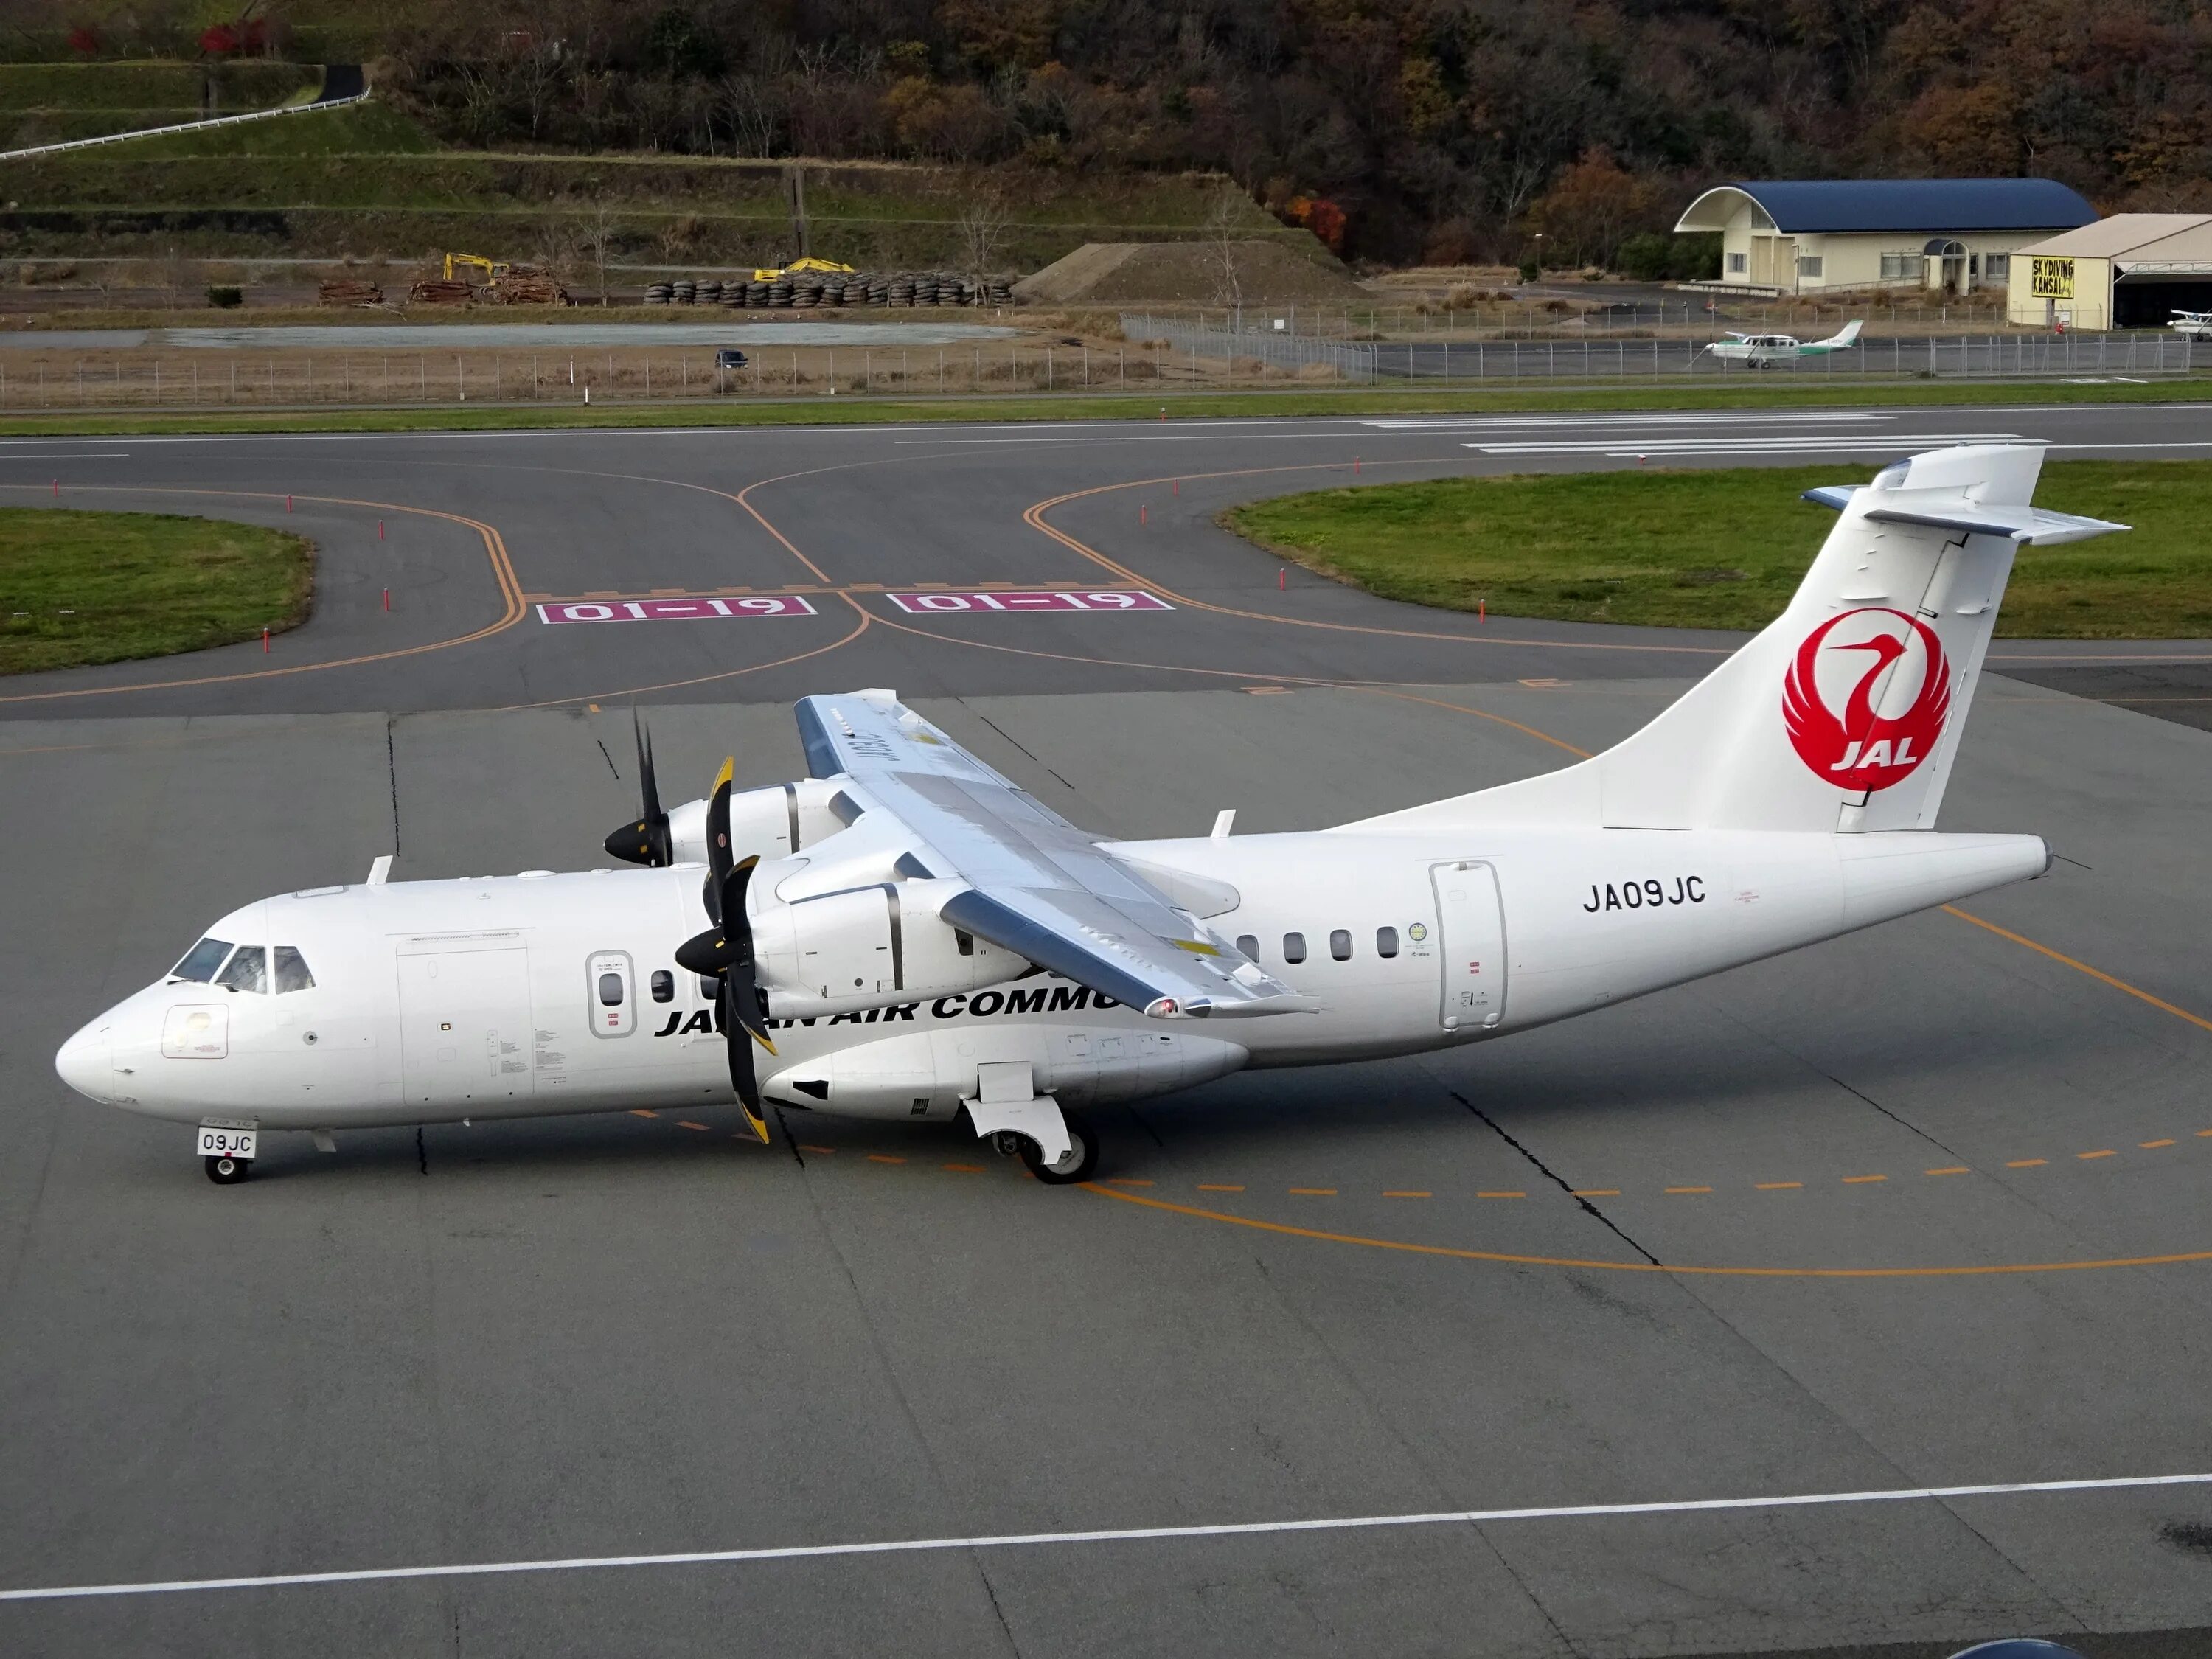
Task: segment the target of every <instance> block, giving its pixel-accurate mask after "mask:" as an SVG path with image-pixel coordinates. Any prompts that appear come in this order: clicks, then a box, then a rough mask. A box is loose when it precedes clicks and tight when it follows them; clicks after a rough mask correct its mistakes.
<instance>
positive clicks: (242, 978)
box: [215, 945, 269, 991]
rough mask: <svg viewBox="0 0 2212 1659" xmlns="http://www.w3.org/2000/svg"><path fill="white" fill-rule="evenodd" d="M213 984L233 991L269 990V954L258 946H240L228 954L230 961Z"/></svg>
mask: <svg viewBox="0 0 2212 1659" xmlns="http://www.w3.org/2000/svg"><path fill="white" fill-rule="evenodd" d="M215 982H216V984H218V985H222V986H228V987H229V988H230V989H232V990H234V991H266V990H267V989H268V988H269V952H268V951H264V950H263V949H262V948H261V946H259V945H240V946H239V947H238V949H237V950H235V951H232V952H231V953H230V960H229V961H228V963H225V964H224V966H223V970H222V972H221V973H220V974H217V975H216V980H215Z"/></svg>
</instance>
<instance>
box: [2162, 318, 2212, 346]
mask: <svg viewBox="0 0 2212 1659" xmlns="http://www.w3.org/2000/svg"><path fill="white" fill-rule="evenodd" d="M2166 326H2167V327H2168V328H2170V329H2172V330H2173V331H2174V332H2175V333H2177V334H2179V335H2181V336H2182V337H2185V338H2186V339H2191V340H2212V311H2177V312H2175V313H2173V320H2172V321H2171V322H2169V323H2168V324H2167V325H2166Z"/></svg>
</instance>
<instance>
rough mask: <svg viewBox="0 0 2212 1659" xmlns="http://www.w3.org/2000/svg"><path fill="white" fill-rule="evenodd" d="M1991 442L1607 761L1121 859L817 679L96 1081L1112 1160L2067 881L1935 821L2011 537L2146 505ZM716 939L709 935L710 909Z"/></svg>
mask: <svg viewBox="0 0 2212 1659" xmlns="http://www.w3.org/2000/svg"><path fill="white" fill-rule="evenodd" d="M2041 465H2042V452H2041V450H2040V449H2038V448H2033V447H2024V446H2008V445H1977V446H1962V447H1958V448H1954V449H1947V450H1939V451H1936V452H1934V453H1929V454H1924V455H1920V456H1917V457H1915V458H1913V459H1911V460H1909V461H1901V462H1899V463H1898V464H1897V465H1893V466H1892V467H1889V468H1888V469H1887V470H1886V471H1883V472H1882V473H1881V475H1880V476H1879V477H1876V478H1875V480H1874V482H1873V483H1871V484H1869V485H1867V486H1865V487H1863V488H1858V489H1852V488H1848V487H1839V488H1836V489H1816V490H1813V491H1811V492H1809V494H1810V495H1811V497H1812V498H1813V499H1815V500H1818V501H1820V502H1822V503H1823V504H1825V505H1826V506H1828V507H1834V508H1836V509H1838V511H1839V512H1840V513H1841V514H1842V517H1841V519H1840V520H1839V521H1838V524H1837V525H1836V527H1835V529H1834V530H1833V531H1832V532H1831V533H1830V535H1829V537H1828V538H1827V542H1826V545H1825V546H1824V547H1823V548H1822V549H1821V550H1820V556H1819V557H1818V558H1816V559H1815V560H1814V562H1813V566H1812V568H1811V569H1810V570H1809V571H1808V573H1807V574H1806V577H1805V580H1804V582H1803V584H1802V586H1800V587H1799V588H1798V590H1797V593H1796V598H1795V599H1792V600H1791V601H1790V606H1789V609H1788V610H1786V611H1784V612H1783V614H1782V615H1781V616H1780V617H1778V618H1777V619H1776V620H1775V621H1774V622H1773V623H1771V625H1770V626H1769V627H1768V628H1767V629H1765V631H1764V632H1763V633H1761V634H1760V635H1759V636H1758V637H1757V638H1756V639H1754V640H1753V641H1751V642H1750V643H1749V644H1747V645H1746V646H1745V647H1743V648H1742V649H1741V651H1739V652H1737V653H1735V655H1734V656H1733V657H1731V658H1730V659H1729V660H1728V661H1727V662H1725V663H1724V664H1723V665H1721V666H1720V667H1719V668H1718V669H1717V670H1715V671H1714V672H1713V673H1712V674H1711V675H1710V676H1709V677H1708V678H1706V679H1705V680H1704V681H1703V682H1702V683H1701V684H1699V685H1697V686H1696V687H1694V688H1693V689H1692V690H1691V691H1690V692H1689V693H1688V694H1687V695H1686V696H1683V697H1682V698H1681V699H1680V701H1679V702H1676V703H1674V706H1673V707H1671V708H1668V710H1667V711H1666V712H1665V713H1664V714H1661V715H1660V716H1659V718H1658V719H1657V720H1654V721H1653V722H1652V723H1651V724H1650V726H1646V727H1644V730H1642V731H1641V732H1638V733H1637V734H1636V735H1635V736H1633V737H1632V738H1629V739H1628V740H1627V741H1626V742H1625V743H1622V744H1620V745H1618V746H1617V747H1615V748H1613V749H1611V750H1607V752H1605V753H1604V754H1602V755H1600V756H1598V757H1595V758H1594V759H1591V760H1588V761H1584V762H1583V763H1580V764H1578V765H1574V766H1570V767H1568V768H1566V769H1564V770H1562V771H1558V772H1553V773H1550V774H1547V775H1543V776H1540V777H1533V778H1528V779H1526V780H1524V781H1520V782H1517V783H1510V784H1506V785H1504V786H1502V787H1498V788H1494V789H1487V790H1484V791H1481V792H1480V793H1475V794H1471V795H1460V796H1455V797H1454V798H1452V799H1449V800H1442V801H1437V802H1436V803H1434V804H1432V805H1427V806H1418V807H1414V808H1412V809H1410V810H1408V811H1398V812H1390V813H1387V814H1385V815H1383V817H1373V818H1367V819H1364V820H1362V821H1360V822H1358V823H1349V824H1345V825H1341V826H1340V827H1339V828H1336V829H1328V830H1322V831H1318V832H1307V833H1300V834H1294V835H1265V836H1231V835H1230V834H1229V827H1230V817H1231V815H1230V814H1228V813H1224V814H1223V815H1222V817H1221V821H1220V822H1219V823H1217V825H1216V826H1215V829H1214V833H1213V834H1212V836H1207V837H1206V838H1204V839H1197V840H1180V841H1148V842H1115V841H1102V840H1100V839H1098V838H1097V837H1096V836H1091V835H1090V834H1087V833H1086V832H1085V831H1083V830H1081V829H1077V828H1076V827H1075V826H1074V825H1073V824H1071V823H1067V822H1066V820H1065V819H1063V818H1061V817H1058V816H1057V815H1056V814H1054V813H1053V812H1052V811H1049V810H1048V809H1047V808H1046V807H1044V806H1042V805H1039V804H1038V802H1036V800H1035V799H1032V798H1031V797H1030V796H1029V795H1027V794H1025V793H1023V792H1022V791H1021V790H1019V789H1018V788H1016V787H1014V786H1013V785H1012V784H1011V783H1009V782H1008V781H1006V779H1004V778H1002V777H1000V775H998V774H997V773H995V772H994V771H992V770H991V769H989V768H988V767H987V766H985V765H983V764H982V763H981V762H980V761H978V760H976V759H975V757H973V756H971V755H969V754H968V753H967V752H966V751H964V750H962V749H961V748H960V746H959V745H958V744H956V743H954V742H953V741H952V739H951V738H948V737H947V736H946V735H945V733H944V732H941V731H939V730H938V729H937V728H936V727H935V726H932V725H931V724H930V723H929V722H928V721H927V720H924V719H922V718H921V716H920V715H919V714H915V712H914V711H913V710H911V709H909V708H905V707H903V706H902V705H901V704H900V702H898V700H897V699H896V696H894V695H893V694H892V693H890V692H889V691H880V690H874V691H855V692H851V693H848V694H847V695H845V696H816V697H808V698H806V699H805V700H804V701H803V702H800V703H799V708H798V714H799V730H800V733H801V736H802V737H803V738H804V739H805V749H806V758H807V766H808V770H809V772H810V774H811V775H810V776H808V777H807V778H805V780H803V781H799V782H795V783H787V784H784V785H782V786H781V787H775V788H766V789H753V790H748V791H745V792H743V793H732V787H731V768H730V767H729V766H728V765H727V764H726V765H725V766H724V767H723V769H722V773H721V776H720V778H719V779H718V780H717V781H716V784H715V787H714V793H713V795H712V797H711V799H707V800H699V801H693V802H690V804H688V805H683V806H679V807H678V808H676V809H675V810H674V811H671V812H668V813H665V814H664V813H663V812H662V811H660V808H659V804H658V799H657V793H656V788H655V785H654V781H653V764H652V754H651V750H650V747H649V745H648V744H647V743H646V741H645V740H644V738H643V736H642V734H641V736H640V739H639V761H640V771H641V786H642V791H643V794H644V811H643V812H642V814H641V817H640V819H639V821H638V822H637V823H635V824H633V825H629V826H627V827H625V828H623V829H618V830H617V831H616V832H615V833H614V834H613V835H611V836H609V837H608V838H607V847H608V850H609V851H610V852H611V853H612V854H615V855H617V857H620V858H623V859H626V860H630V861H632V862H635V863H638V864H643V865H647V866H653V867H650V868H647V869H644V870H635V871H632V870H624V871H613V870H595V871H592V872H590V873H588V874H574V875H554V874H551V873H550V872H525V873H524V874H522V875H520V876H517V877H512V878H500V879H494V878H461V879H457V880H451V881H422V882H404V883H387V882H386V880H385V871H386V868H387V867H388V866H389V862H390V860H388V859H380V860H378V861H377V863H378V867H377V869H376V870H375V871H374V872H372V874H371V876H370V878H369V880H368V884H366V885H362V886H347V887H323V888H313V889H310V890H307V891H305V892H298V893H289V894H286V895H283V896H280V897H276V898H269V899H264V900H261V901H260V902H257V903H253V904H249V905H247V906H246V907H245V908H242V909H239V910H234V911H233V912H232V913H231V914H230V915H227V916H225V917H223V918H222V920H221V921H217V922H216V924H215V926H214V927H212V928H211V929H210V932H209V933H208V935H207V936H206V937H205V938H204V939H201V940H199V941H198V943H197V944H195V945H193V946H192V947H191V950H189V951H186V952H185V957H184V959H183V960H182V961H180V962H179V963H177V965H176V967H175V968H174V969H172V970H171V971H170V973H169V974H168V975H166V976H165V977H164V978H162V979H161V981H158V982H157V983H155V984H154V985H151V986H149V987H147V988H146V989H144V990H143V991H140V992H138V993H137V994H136V995H134V996H131V997H129V998H127V999H126V1000H124V1001H123V1002H121V1003H118V1005H117V1006H114V1007H112V1008H111V1009H109V1010H108V1011H107V1012H106V1013H104V1014H102V1015H100V1017H99V1018H96V1019H94V1021H92V1023H91V1024H88V1025H87V1026H85V1027H84V1029H83V1030H80V1031H79V1032H77V1033H76V1036H72V1037H71V1038H70V1040H69V1042H67V1043H65V1044H64V1046H63V1048H62V1049H61V1052H60V1054H59V1055H58V1057H57V1061H56V1064H57V1066H58V1069H59V1070H60V1073H61V1075H62V1077H63V1078H64V1079H65V1080H66V1081H67V1082H68V1083H69V1084H70V1085H71V1086H72V1087H74V1088H75V1089H76V1090H77V1091H79V1092H81V1093H82V1094H85V1095H88V1096H89V1097H92V1098H93V1099H94V1100H98V1101H102V1102H106V1103H110V1104H112V1105H116V1106H119V1107H123V1108H125V1109H127V1110H130V1111H134V1112H142V1113H145V1114H147V1115H151V1116H155V1117H161V1118H167V1119H169V1120H171V1121H176V1122H180V1123H185V1124H189V1125H193V1126H195V1135H196V1139H195V1142H194V1145H195V1146H196V1147H197V1151H198V1152H199V1155H200V1156H201V1157H202V1158H204V1160H205V1163H206V1168H207V1171H208V1173H209V1175H210V1176H212V1177H213V1178H214V1179H215V1180H216V1181H218V1182H233V1181H238V1180H241V1179H243V1178H244V1177H245V1176H246V1173H247V1171H248V1170H250V1169H251V1167H252V1164H251V1159H252V1157H253V1154H254V1152H255V1151H256V1150H257V1143H258V1135H259V1134H260V1133H263V1132H265V1131H268V1130H272V1129H301V1130H310V1131H313V1132H314V1133H315V1137H316V1141H317V1144H318V1145H319V1146H323V1147H324V1148H325V1150H328V1148H329V1147H330V1146H331V1139H330V1137H331V1133H332V1132H334V1131H337V1130H339V1129H343V1128H347V1127H353V1126H358V1125H372V1124H410V1123H424V1122H451V1121H469V1120H471V1119H473V1118H480V1117H481V1118H499V1117H524V1116H530V1115H538V1114H544V1113H557V1112H599V1111H609V1110H614V1109H636V1108H640V1107H646V1108H654V1107H658V1108H663V1109H666V1108H682V1107H687V1106H689V1107H694V1108H696V1107H701V1106H708V1105H713V1104H716V1103H726V1102H727V1101H729V1100H730V1099H731V1098H732V1096H733V1095H734V1097H735V1098H736V1099H737V1100H738V1101H739V1102H740V1103H743V1105H744V1110H745V1115H746V1116H747V1118H748V1120H749V1121H750V1123H751V1124H752V1126H753V1129H754V1131H755V1133H757V1134H759V1135H760V1137H761V1138H762V1139H763V1140H765V1139H767V1138H768V1127H767V1124H766V1121H765V1120H764V1118H763V1111H762V1103H763V1101H768V1102H773V1103H776V1104H778V1105H780V1106H782V1107H786V1108H798V1109H804V1110H807V1111H814V1112H830V1113H839V1114H844V1115H853V1116H858V1117H872V1118H889V1119H896V1120H899V1121H927V1122H936V1123H944V1122H947V1121H955V1120H957V1119H958V1118H960V1117H961V1116H962V1115H965V1117H966V1119H967V1123H968V1127H969V1128H970V1129H972V1130H973V1132H974V1133H976V1134H978V1135H982V1136H987V1137H991V1138H993V1139H994V1141H995V1143H996V1145H997V1146H998V1147H999V1150H1000V1151H1001V1152H1013V1153H1018V1154H1019V1155H1020V1156H1021V1157H1022V1158H1024V1161H1025V1162H1026V1163H1027V1164H1028V1165H1029V1167H1030V1170H1033V1171H1034V1172H1035V1173H1036V1175H1037V1176H1038V1177H1039V1178H1040V1179H1042V1180H1044V1181H1047V1182H1073V1181H1080V1180H1083V1179H1085V1178H1086V1177H1088V1176H1090V1175H1091V1172H1092V1170H1093V1168H1094V1166H1095V1164H1096V1162H1097V1143H1096V1141H1095V1139H1094V1138H1093V1137H1092V1135H1091V1133H1090V1131H1089V1130H1087V1129H1086V1128H1085V1127H1083V1126H1082V1124H1081V1123H1080V1122H1079V1121H1077V1120H1075V1119H1073V1118H1071V1117H1069V1116H1066V1115H1064V1113H1063V1110H1062V1109H1063V1108H1066V1107H1083V1106H1091V1105H1096V1104H1099V1103H1104V1102H1109V1101H1116V1100H1133V1099H1137V1098H1140V1097H1145V1096H1148V1095H1157V1094H1163V1093H1165V1092H1167V1091H1171V1090H1176V1089H1182V1088H1187V1087H1188V1086H1189V1085H1193V1084H1195V1083H1200V1082H1203V1081H1205V1080H1206V1079H1209V1078H1217V1077H1220V1076H1222V1075H1224V1074H1225V1073H1230V1072H1235V1071H1239V1070H1242V1069H1243V1068H1244V1067H1247V1066H1297V1065H1310V1064H1316V1063H1321V1062H1325V1061H1336V1060H1365V1059H1371V1058H1375V1057H1378V1056H1382V1055H1388V1054H1413V1053H1419V1052H1422V1051H1425V1050H1432V1049H1439V1048H1459V1047H1463V1046H1465V1045H1467V1044H1469V1043H1474V1042H1486V1041H1489V1040H1491V1039H1492V1038H1495V1037H1499V1036H1505V1035H1507V1034H1508V1033H1510V1032H1514V1031H1522V1030H1528V1029H1529V1028H1531V1027H1533V1026H1537V1025H1543V1024H1548V1023H1550V1022H1551V1021H1553V1020H1558V1019H1565V1018H1568V1017H1570V1016H1571V1015H1574V1014H1580V1013H1587V1012H1589V1011H1590V1010H1592V1009H1595V1008H1603V1007H1607V1006H1611V1005H1613V1004H1614V1003H1617V1002H1620V1001H1623V1000H1626V999H1627V998H1629V997H1633V996H1640V995H1642V994H1644V993H1645V992H1648V991H1656V990H1658V989H1660V988H1661V987H1665V986H1669V985H1677V984H1680V983H1681V982H1682V981H1686V980H1692V979H1696V978H1698V977H1699V976H1700V975H1705V974H1711V973H1717V972H1718V971H1719V970H1721V969H1724V968H1733V967H1735V966H1736V965H1738V964H1739V963H1747V962H1754V961H1757V960H1758V959H1759V958H1760V957H1769V956H1772V955H1775V954H1776V953H1778V952H1779V951H1789V950H1794V949H1796V947H1797V946H1799V945H1810V944H1812V943H1814V941H1816V940H1820V939H1832V938H1834V937H1836V936H1837V935H1838V934H1840V933H1849V932H1850V931H1851V930H1852V929H1854V928H1859V927H1868V926H1869V925H1870V924H1872V923H1875V922H1878V921H1887V920H1889V919H1890V918H1892V917H1894V916H1902V915H1907V914H1909V913H1911V912H1912V911H1915V910H1919V909H1923V908H1926V907H1928V906H1930V905H1936V904H1941V903H1944V902H1948V901H1949V900H1953V899H1958V898H1963V897H1965V896H1967V895H1968V894H1972V893H1977V892H1980V891H1982V890H1984V889H1985V888H1990V887H1995V886H1997V885H2000V884H2003V883H2007V882H2013V881H2018V880H2020V879H2021V878H2026V877H2031V876H2036V875H2039V874H2041V873H2042V872H2044V871H2045V868H2046V867H2047V866H2048V865H2049V862H2050V854H2049V852H2048V851H2047V849H2046V848H2045V845H2044V843H2043V842H2042V841H2041V840H2040V839H2039V838H2038V837H2036V836H2006V835H1979V834H1977V835H1939V834H1937V833H1936V831H1935V829H1934V828H1933V826H1934V823H1935V821H1936V809H1937V807H1938V806H1939V805H1940V804H1941V803H1942V798H1943V788H1944V784H1945V782H1946V781H1947V780H1948V778H1949V776H1950V773H1951V766H1952V763H1953V761H1954V758H1955V757H1956V755H1957V753H1958V745H1959V738H1960V728H1961V727H1962V726H1964V724H1965V722H1966V708H1967V705H1968V702H1969V701H1970V700H1971V698H1972V696H1973V690H1974V684H1975V681H1976V678H1977V677H1978V674H1979V672H1980V670H1981V666H1982V658H1983V653H1984V650H1985V649H1986V647H1987V646H1988V644H1989V641H1990V630H1991V628H1992V626H1993V625H1994V623H1995V621H1996V613H1997V605H1998V603H1999V601H2000V600H2001V599H2002V597H2003V593H2004V586H2005V580H2006V577H2007V575H2008V573H2009V572H2010V570H2011V568H2012V562H2013V556H2014V552H2015V549H2016V547H2017V546H2018V544H2021V543H2022V542H2063V541H2075V540H2079V539H2081V538H2085V537H2089V536H2096V535H2100V534H2102V533H2104V532H2106V531H2111V530H2118V529H2123V528H2124V527H2125V526H2120V525H2113V524H2107V523H2105V522H2103V521H2102V520H2095V519H2082V518H2073V517H2069V516H2067V515H2065V514H2063V513H2044V512H2039V511H2037V510H2036V509H2035V508H2034V507H2032V506H2031V505H2030V504H2029V503H2030V501H2031V498H2032V496H2033V491H2034V486H2035V481H2036V476H2037V473H2038V471H2039V469H2040V467H2041ZM702 925H703V931H702Z"/></svg>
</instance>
